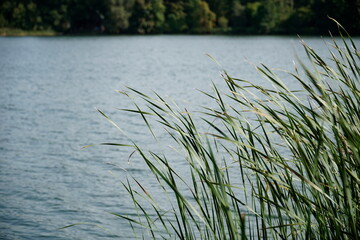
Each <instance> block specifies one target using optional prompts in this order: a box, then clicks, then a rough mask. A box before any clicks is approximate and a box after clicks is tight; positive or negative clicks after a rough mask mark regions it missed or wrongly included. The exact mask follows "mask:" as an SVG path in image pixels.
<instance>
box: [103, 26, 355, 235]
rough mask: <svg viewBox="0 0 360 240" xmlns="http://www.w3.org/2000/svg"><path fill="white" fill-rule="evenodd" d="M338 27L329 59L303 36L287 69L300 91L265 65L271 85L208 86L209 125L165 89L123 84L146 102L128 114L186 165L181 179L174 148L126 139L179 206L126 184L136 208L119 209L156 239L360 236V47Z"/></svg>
mask: <svg viewBox="0 0 360 240" xmlns="http://www.w3.org/2000/svg"><path fill="white" fill-rule="evenodd" d="M338 26H339V31H340V34H341V38H340V40H338V41H336V40H335V39H333V41H332V43H331V48H330V49H329V52H330V56H331V57H330V59H322V58H321V57H320V56H318V55H317V53H316V52H315V51H314V50H313V49H312V48H310V47H309V46H308V45H306V43H305V42H302V44H303V47H304V50H305V52H306V54H307V60H306V61H300V63H299V65H300V66H301V67H300V68H299V69H297V68H296V69H295V71H294V73H289V75H290V76H291V77H293V78H295V79H296V81H297V82H298V83H299V84H300V85H301V90H300V91H292V90H290V89H289V88H288V87H287V86H286V84H284V83H283V82H282V81H281V80H280V79H279V77H278V76H277V75H276V74H275V73H274V72H273V71H272V70H270V69H269V68H268V67H266V66H261V67H259V68H258V70H259V71H260V73H261V74H262V75H264V76H265V77H266V78H267V79H268V80H269V81H270V82H271V83H272V84H273V86H274V87H273V88H271V89H269V88H265V87H263V86H259V85H255V84H253V83H252V82H250V81H246V80H242V79H236V78H232V77H230V76H229V75H227V74H226V73H224V75H223V78H224V81H225V83H226V86H227V89H228V90H227V91H225V92H224V91H220V90H219V88H218V87H217V86H215V85H214V86H213V90H214V91H213V93H211V94H209V93H205V94H207V95H208V97H209V98H210V99H212V100H213V101H214V102H216V104H217V106H216V107H204V111H203V112H201V113H200V118H201V119H200V120H199V119H194V118H193V115H192V114H191V113H188V112H186V111H180V110H178V108H177V107H175V106H174V105H172V104H170V103H168V102H167V101H165V100H164V99H163V98H162V97H161V96H159V95H157V94H155V95H154V97H151V96H149V95H146V94H144V93H142V92H139V91H137V90H135V89H132V88H128V89H127V90H126V91H124V92H123V93H124V94H125V95H127V96H129V97H131V99H133V97H135V98H136V99H141V100H142V101H143V103H144V105H145V106H144V107H142V108H141V107H139V105H137V104H135V108H134V109H124V111H130V112H132V113H135V114H138V115H139V117H140V118H142V119H143V120H144V124H146V125H147V126H148V127H149V129H150V131H151V132H153V127H152V125H151V124H150V121H151V119H155V120H156V121H157V122H158V123H160V124H161V125H162V126H163V128H164V129H165V130H166V131H167V134H168V135H169V136H170V137H171V138H172V139H173V141H174V142H176V144H177V148H179V149H182V153H183V158H184V159H185V160H186V163H187V165H188V169H189V172H188V176H187V177H186V176H185V175H186V174H185V175H181V174H180V173H179V172H178V171H177V169H176V167H174V164H173V163H172V162H171V160H169V159H171V156H169V155H162V154H159V153H156V152H153V151H145V150H143V148H141V147H140V146H139V145H138V144H137V143H136V142H135V141H132V142H131V143H129V144H126V146H128V147H131V148H133V150H134V154H137V155H139V156H140V157H141V158H142V159H143V161H144V163H145V164H147V166H148V168H149V169H150V171H151V172H152V174H153V175H154V176H155V177H156V179H157V180H158V183H159V186H160V187H161V189H162V191H163V194H164V196H166V195H169V199H172V201H170V203H169V206H170V207H169V209H164V206H162V205H161V204H159V203H158V202H157V200H156V197H154V196H152V195H150V194H149V193H148V192H147V190H146V189H145V187H143V186H142V184H141V183H140V182H139V181H137V180H132V179H128V181H126V182H124V187H125V189H126V190H127V192H128V193H129V196H130V197H131V199H132V200H133V203H134V206H135V208H136V209H137V214H136V215H135V217H134V216H126V215H121V214H117V213H114V215H116V216H119V217H121V218H123V219H126V220H127V221H129V224H130V225H131V226H132V227H133V229H134V231H135V234H137V235H136V236H138V237H141V236H142V237H145V238H148V237H151V238H153V239H157V238H160V239H258V238H263V239H360V237H359V236H360V205H359V203H360V90H359V77H360V65H359V60H360V54H359V52H358V50H357V48H356V46H355V44H354V42H353V41H352V39H351V37H350V36H349V35H348V34H347V33H346V31H345V30H344V29H343V28H342V27H341V26H340V25H338ZM342 33H343V34H344V35H342ZM101 113H102V112H101ZM102 114H103V115H104V116H105V117H106V118H108V117H107V116H106V115H105V114H104V113H102ZM108 119H109V118H108ZM109 121H111V120H110V119H109ZM111 122H112V121H111ZM112 123H113V124H114V125H116V124H115V123H114V122H112ZM204 125H206V128H205V129H207V131H202V130H200V129H204V127H203V126H204ZM116 126H117V125H116ZM199 126H202V127H199ZM154 136H155V134H154ZM110 145H118V146H125V144H114V143H110ZM135 188H137V189H141V191H138V190H135ZM144 199H145V200H146V201H144ZM137 226H138V227H137ZM139 227H140V228H139ZM139 234H140V235H139Z"/></svg>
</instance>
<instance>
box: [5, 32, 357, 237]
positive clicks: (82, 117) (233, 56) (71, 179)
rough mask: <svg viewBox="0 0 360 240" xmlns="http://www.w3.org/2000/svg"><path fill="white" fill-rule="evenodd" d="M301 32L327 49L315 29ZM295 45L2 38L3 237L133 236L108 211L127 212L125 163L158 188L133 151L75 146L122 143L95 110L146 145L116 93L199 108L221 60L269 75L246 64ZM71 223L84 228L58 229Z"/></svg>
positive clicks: (287, 41)
mask: <svg viewBox="0 0 360 240" xmlns="http://www.w3.org/2000/svg"><path fill="white" fill-rule="evenodd" d="M306 40H307V42H308V43H309V45H311V46H313V47H314V48H315V49H320V52H321V51H323V52H324V51H326V49H325V48H324V44H323V40H321V39H320V38H308V39H306ZM356 41H357V42H358V41H359V39H356ZM300 49H301V47H300V44H299V43H298V39H297V38H296V37H293V38H292V37H276V36H274V37H251V36H248V37H227V36H122V37H49V38H46V37H44V38H37V37H22V38H15V37H14V38H10V37H7V38H0V239H113V238H114V237H116V239H129V238H131V237H132V236H133V234H132V231H131V228H130V227H129V225H128V223H127V222H126V221H124V220H121V219H118V218H116V217H114V216H113V215H111V214H109V212H117V213H123V214H133V213H134V212H133V206H132V204H131V202H130V201H129V198H128V197H127V194H126V192H125V190H124V189H123V188H122V186H121V184H120V180H122V179H124V176H125V175H126V172H125V171H123V170H122V168H125V169H127V172H128V173H129V174H131V175H133V176H135V177H137V178H138V179H139V181H142V182H143V183H144V185H145V186H146V187H147V189H148V191H149V192H152V193H154V194H156V192H157V189H156V188H155V183H154V181H153V180H151V178H149V177H148V174H149V172H148V171H146V170H145V169H146V168H145V166H144V165H143V164H142V163H141V162H140V161H137V160H136V158H134V160H133V161H131V163H130V165H129V164H128V163H127V162H128V156H129V155H130V152H129V150H127V149H122V148H111V147H106V146H96V147H92V148H87V149H81V148H82V146H85V145H88V144H93V143H100V142H114V141H115V142H125V138H124V137H123V136H122V135H121V134H119V132H117V131H116V129H115V128H114V127H112V126H111V125H110V124H109V123H108V122H107V121H106V120H105V119H104V118H103V117H102V116H101V115H100V114H99V113H98V112H97V111H96V109H95V108H100V109H102V110H103V111H104V112H105V113H106V114H108V115H109V116H111V117H112V119H114V120H115V121H116V122H118V123H119V125H121V126H122V127H124V129H126V130H127V131H128V132H129V134H130V135H131V137H133V138H135V139H137V140H138V141H139V142H140V143H144V144H147V142H148V139H149V138H150V135H149V133H148V131H147V130H146V128H145V127H144V126H143V125H141V121H140V120H139V119H138V118H136V117H135V116H134V115H132V114H126V113H124V112H119V111H117V110H116V108H128V107H131V105H130V101H129V100H128V99H127V98H125V97H124V96H122V95H121V94H119V93H116V92H115V91H114V90H117V89H119V90H121V89H123V88H124V86H125V85H128V86H132V87H134V88H137V89H140V90H143V91H145V92H150V90H155V91H157V92H158V93H160V94H161V95H163V96H170V97H171V98H172V99H174V100H175V101H176V102H177V103H178V105H180V106H183V107H186V108H187V109H188V110H196V109H197V106H199V105H204V104H206V103H207V101H208V99H207V98H206V97H205V96H203V95H201V94H199V92H198V91H197V90H196V89H201V90H209V89H210V85H211V81H214V82H215V83H217V84H221V82H222V80H221V78H220V77H219V73H220V70H221V69H222V67H223V68H225V69H226V70H227V71H228V72H229V73H230V75H232V76H235V77H241V78H244V79H248V80H251V81H255V82H257V83H260V84H266V83H265V82H264V83H263V82H262V81H264V79H263V78H262V77H261V76H259V75H258V74H257V73H256V71H255V70H254V66H253V64H259V63H265V64H268V65H270V66H272V67H276V68H284V69H287V70H291V68H292V61H293V59H294V51H295V50H297V51H301V50H300ZM206 53H208V54H210V55H212V56H213V57H214V58H215V59H216V60H217V61H218V62H219V63H220V64H221V66H222V67H221V66H219V65H217V64H216V63H215V62H214V61H213V60H211V59H210V58H209V57H207V56H206V55H205V54H206ZM300 56H302V55H301V54H300ZM289 81H290V80H289ZM147 146H149V147H153V145H151V144H150V143H148V145H147ZM155 147H156V146H155ZM182 166H183V165H181V164H179V167H180V168H181V167H182ZM77 222H85V223H90V224H91V225H79V226H76V227H72V228H67V229H64V230H58V228H60V227H63V226H66V225H69V224H72V223H77ZM93 224H99V225H101V226H102V227H104V228H106V229H107V231H104V230H102V229H100V228H97V227H94V225H93Z"/></svg>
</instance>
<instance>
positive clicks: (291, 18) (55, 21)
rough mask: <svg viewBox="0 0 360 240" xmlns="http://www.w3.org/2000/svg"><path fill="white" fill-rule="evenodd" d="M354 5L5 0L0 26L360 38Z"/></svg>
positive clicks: (254, 0)
mask: <svg viewBox="0 0 360 240" xmlns="http://www.w3.org/2000/svg"><path fill="white" fill-rule="evenodd" d="M359 6H360V5H359V3H358V0H299V1H294V0H128V1H127V0H57V1H44V0H16V1H11V0H3V1H2V2H0V27H3V28H17V29H23V30H43V29H45V30H46V29H49V30H55V31H58V32H62V33H75V32H85V33H86V32H88V33H111V34H118V33H142V34H146V33H212V32H215V33H217V32H231V33H256V34H269V33H294V32H296V33H299V34H301V33H309V34H311V33H324V32H327V31H328V30H329V29H330V30H332V31H333V32H334V31H336V29H335V28H333V27H332V26H331V25H329V21H328V19H327V17H328V16H330V17H334V18H336V19H338V20H339V21H341V22H342V23H343V24H346V26H348V29H349V30H350V31H351V32H352V33H353V34H360V21H359V19H360V7H359Z"/></svg>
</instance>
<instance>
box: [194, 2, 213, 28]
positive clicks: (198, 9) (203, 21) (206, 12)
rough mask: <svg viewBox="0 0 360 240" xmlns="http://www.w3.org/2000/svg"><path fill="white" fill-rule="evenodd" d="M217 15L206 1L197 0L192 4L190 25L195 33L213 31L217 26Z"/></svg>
mask: <svg viewBox="0 0 360 240" xmlns="http://www.w3.org/2000/svg"><path fill="white" fill-rule="evenodd" d="M215 20H216V15H215V13H214V12H212V11H211V10H210V8H209V5H208V4H207V2H205V1H201V0H196V1H194V2H193V3H192V5H191V15H190V22H189V27H190V30H191V31H192V32H194V33H211V32H212V30H213V28H214V27H215Z"/></svg>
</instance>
